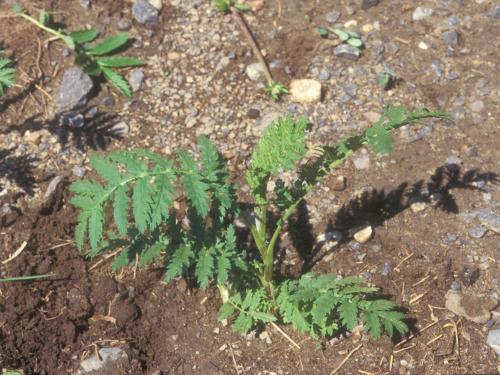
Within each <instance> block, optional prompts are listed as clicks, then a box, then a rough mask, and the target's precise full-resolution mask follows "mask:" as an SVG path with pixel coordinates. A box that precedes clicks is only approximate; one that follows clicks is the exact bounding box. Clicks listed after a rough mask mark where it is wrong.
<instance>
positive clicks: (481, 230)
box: [469, 225, 488, 238]
mask: <svg viewBox="0 0 500 375" xmlns="http://www.w3.org/2000/svg"><path fill="white" fill-rule="evenodd" d="M487 231H488V228H486V227H483V226H482V225H480V226H478V227H474V228H471V229H470V230H469V235H470V236H471V237H472V238H483V236H484V235H485V234H486V232H487Z"/></svg>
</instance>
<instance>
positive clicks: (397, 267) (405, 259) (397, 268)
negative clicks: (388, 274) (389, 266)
mask: <svg viewBox="0 0 500 375" xmlns="http://www.w3.org/2000/svg"><path fill="white" fill-rule="evenodd" d="M414 254H415V253H414V252H413V253H411V254H410V255H408V256H407V257H406V258H404V259H403V260H402V261H401V262H399V264H398V265H397V266H396V267H394V269H393V271H396V272H400V271H401V270H400V269H399V267H400V266H401V265H402V264H403V263H404V262H406V261H407V260H408V259H410V258H411V257H412V256H413V255H414Z"/></svg>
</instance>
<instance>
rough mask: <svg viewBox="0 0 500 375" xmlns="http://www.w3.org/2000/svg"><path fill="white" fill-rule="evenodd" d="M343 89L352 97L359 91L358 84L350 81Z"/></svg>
mask: <svg viewBox="0 0 500 375" xmlns="http://www.w3.org/2000/svg"><path fill="white" fill-rule="evenodd" d="M342 89H343V90H344V92H345V93H346V94H347V95H349V96H350V97H353V96H356V94H357V93H358V85H356V84H355V83H349V84H347V85H345V86H344V87H342Z"/></svg>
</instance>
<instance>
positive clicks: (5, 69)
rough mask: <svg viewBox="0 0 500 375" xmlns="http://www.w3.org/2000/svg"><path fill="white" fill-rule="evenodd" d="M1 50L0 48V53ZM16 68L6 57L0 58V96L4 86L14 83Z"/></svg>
mask: <svg viewBox="0 0 500 375" xmlns="http://www.w3.org/2000/svg"><path fill="white" fill-rule="evenodd" d="M1 54H2V51H1V50H0V55H1ZM15 73H16V70H15V69H14V68H13V67H12V61H11V60H9V59H7V58H0V96H2V95H3V94H4V92H5V88H6V87H10V86H12V85H13V84H14V78H15Z"/></svg>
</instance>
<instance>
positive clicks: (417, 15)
mask: <svg viewBox="0 0 500 375" xmlns="http://www.w3.org/2000/svg"><path fill="white" fill-rule="evenodd" d="M433 14H434V9H431V8H424V7H417V8H415V10H414V11H413V13H412V15H411V18H412V19H413V21H422V20H424V19H426V18H428V17H430V16H432V15H433Z"/></svg>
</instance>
